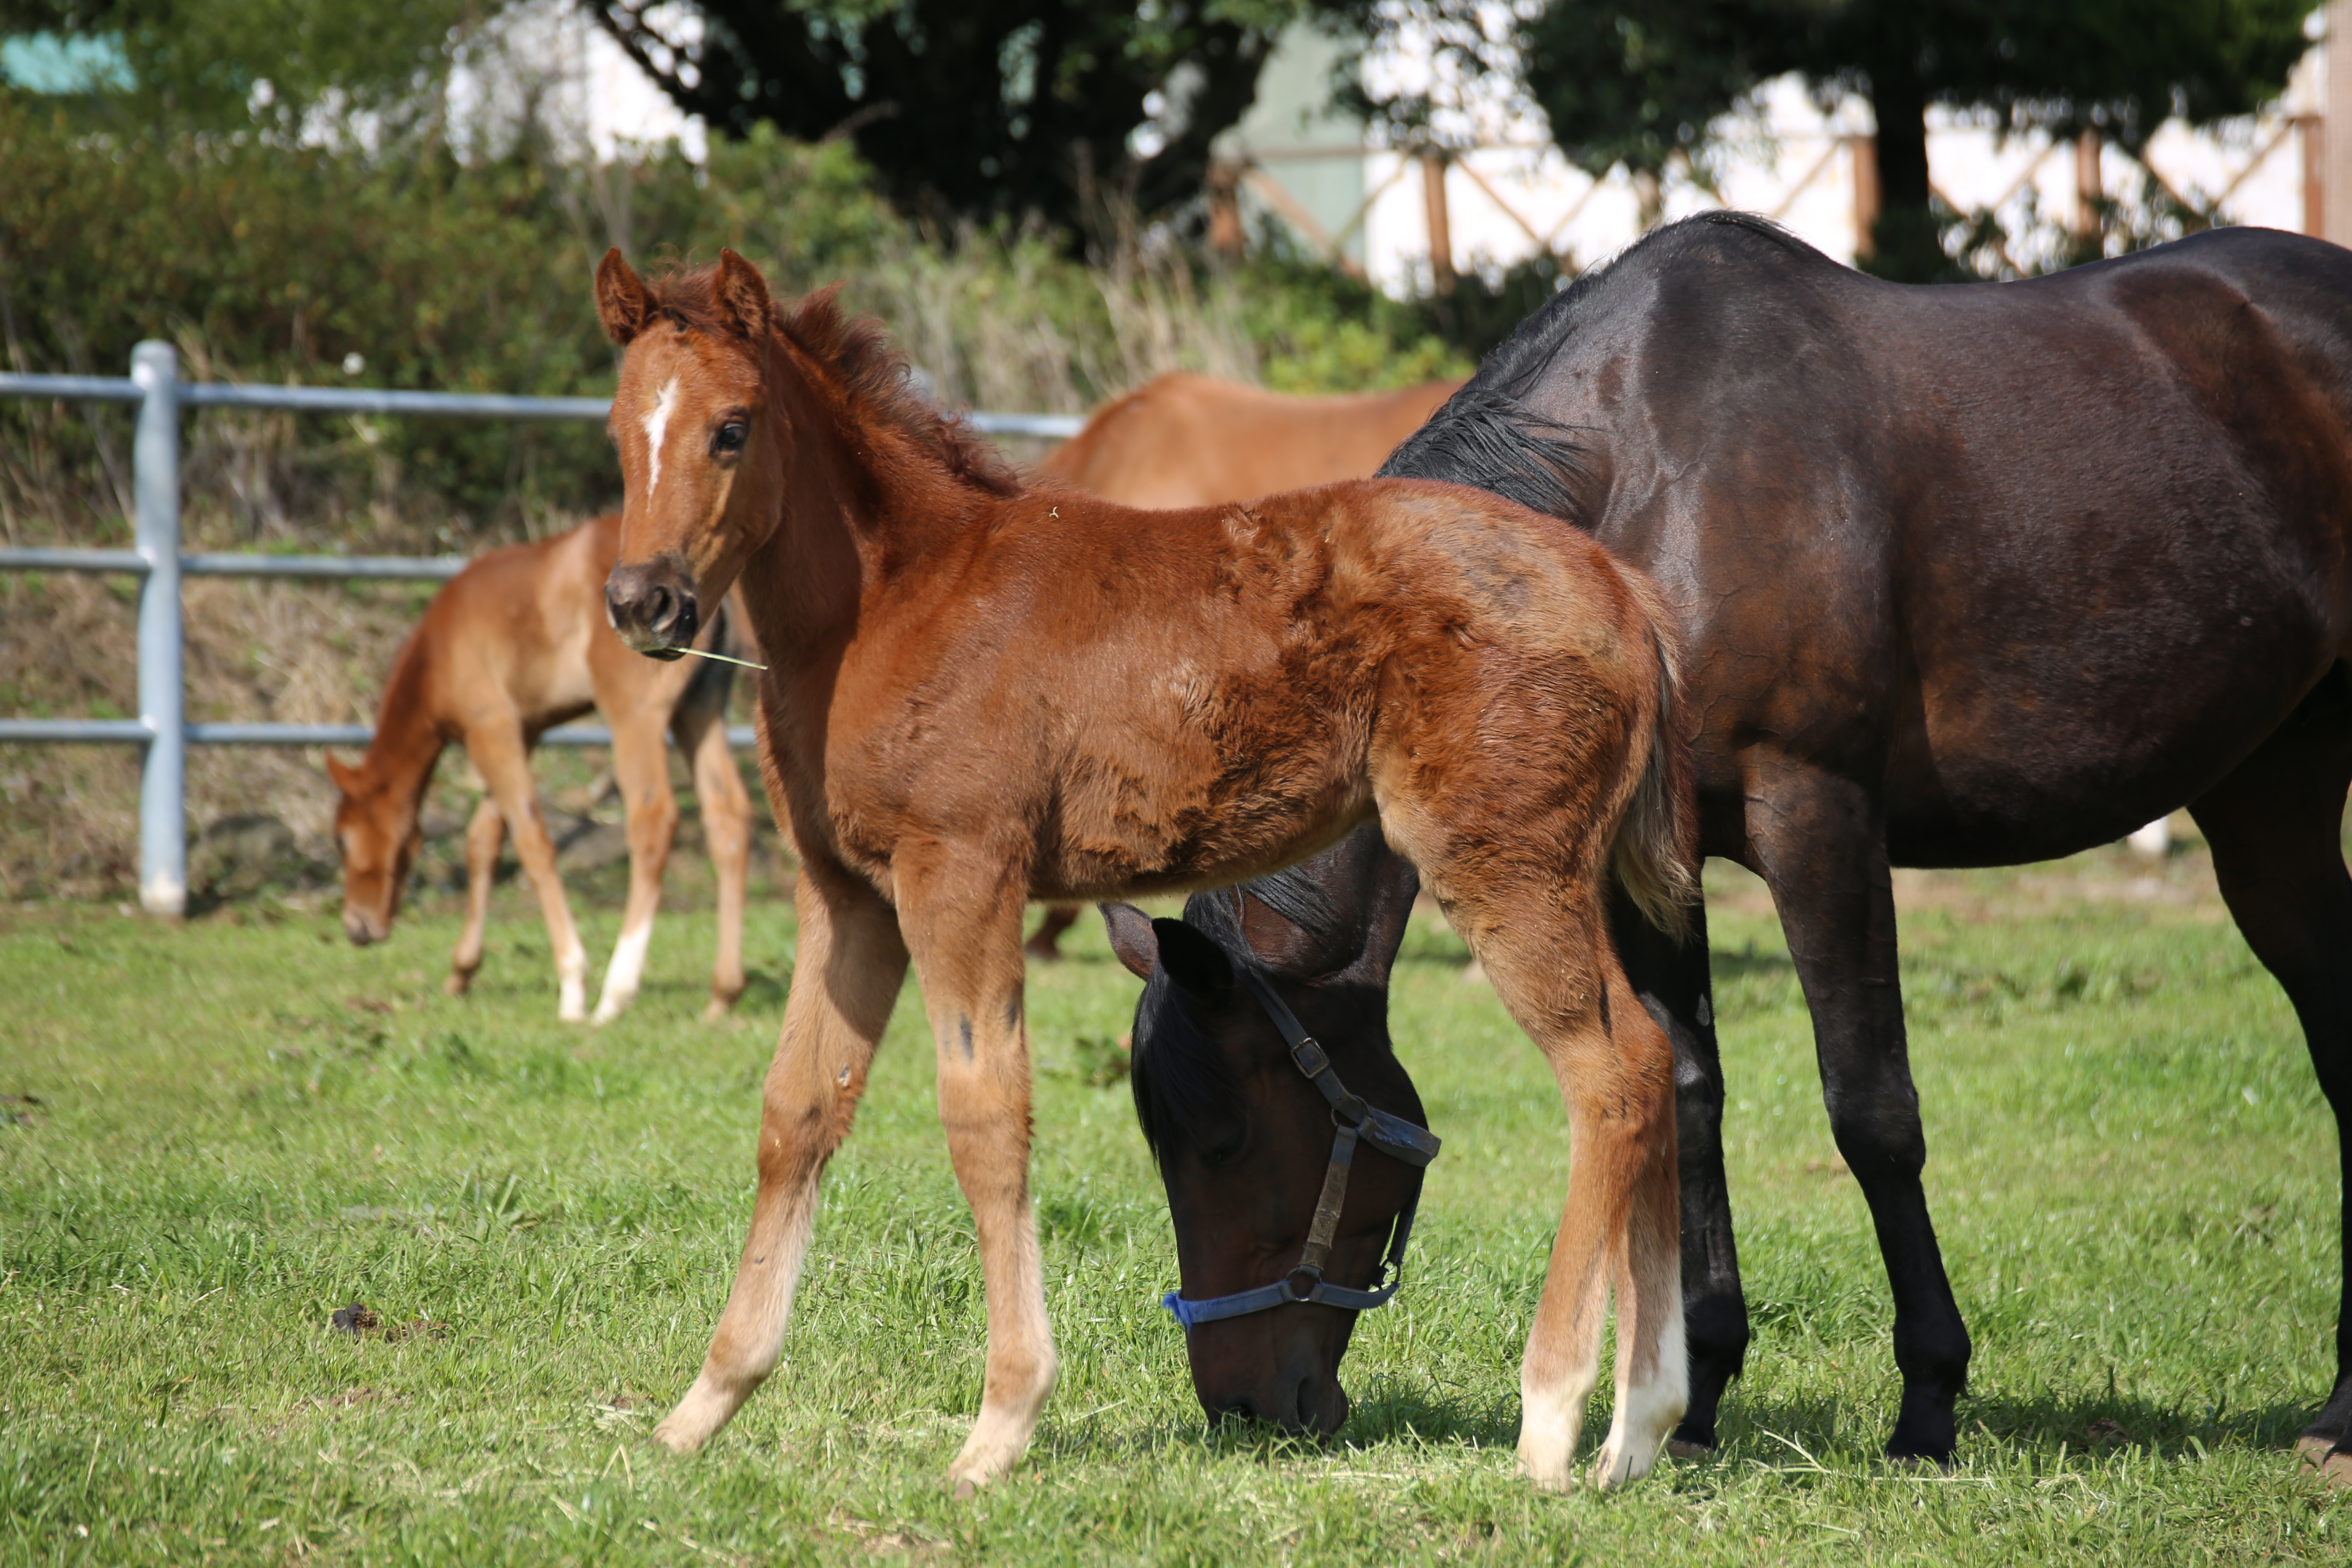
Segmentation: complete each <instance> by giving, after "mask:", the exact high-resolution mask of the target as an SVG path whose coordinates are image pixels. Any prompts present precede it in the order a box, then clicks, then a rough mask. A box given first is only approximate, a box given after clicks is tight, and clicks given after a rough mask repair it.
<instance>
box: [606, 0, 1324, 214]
mask: <svg viewBox="0 0 2352 1568" xmlns="http://www.w3.org/2000/svg"><path fill="white" fill-rule="evenodd" d="M590 3H591V4H592V6H593V14H594V15H595V16H596V18H597V20H598V21H599V22H601V23H602V24H603V25H604V27H605V28H606V30H607V31H609V32H610V33H611V34H612V35H613V37H615V38H616V39H618V40H619V41H620V43H621V45H622V47H625V48H626V49H627V50H628V51H629V53H630V54H631V56H633V57H634V58H635V59H636V60H637V62H638V64H639V65H641V66H642V67H644V68H645V69H646V71H647V72H649V73H650V74H651V75H652V76H653V77H654V79H656V81H658V82H660V83H661V85H662V86H663V88H664V89H666V90H667V92H668V93H669V95H670V96H671V98H672V99H674V100H676V101H677V104H678V106H679V107H680V108H681V109H684V110H688V112H690V113H695V114H699V115H701V116H703V117H704V119H705V120H707V121H709V123H710V124H711V125H713V126H714V127H717V128H718V129H719V130H721V131H724V132H730V133H732V134H738V135H740V134H741V133H742V132H745V131H746V130H748V129H749V128H750V127H751V126H752V125H754V124H760V123H766V124H771V125H773V126H775V127H776V128H777V129H778V130H779V131H782V132H784V133H785V134H786V135H788V136H793V137H797V138H800V139H802V140H804V141H816V140H819V139H822V138H824V137H828V136H846V137H849V138H850V139H851V140H853V141H854V142H856V147H857V151H858V153H860V155H861V156H863V157H864V158H865V159H866V161H867V162H868V163H870V164H871V165H872V166H873V168H874V169H875V171H876V173H877V175H878V176H879V177H880V178H881V180H882V181H883V183H884V185H885V188H886V189H887V191H888V193H889V194H890V195H891V196H892V197H893V198H894V199H895V200H896V201H897V202H898V204H899V205H901V206H902V207H905V208H908V209H909V210H913V211H918V212H922V213H927V214H930V215H934V216H946V215H952V216H981V215H993V214H1013V215H1020V214H1025V213H1037V214H1041V215H1043V216H1045V217H1046V218H1047V219H1048V220H1049V221H1052V222H1055V223H1057V224H1063V225H1067V226H1076V225H1077V224H1078V223H1079V222H1080V221H1081V220H1082V219H1084V218H1085V217H1086V216H1087V212H1086V208H1087V203H1088V201H1089V199H1090V197H1091V196H1092V195H1094V194H1095V192H1097V190H1100V189H1104V188H1115V189H1119V190H1122V191H1124V192H1125V193H1127V195H1129V198H1130V199H1132V200H1133V201H1134V202H1135V203H1136V205H1139V207H1140V208H1142V209H1143V210H1145V211H1147V212H1150V211H1156V210H1158V209H1160V208H1162V207H1165V206H1167V205H1171V203H1175V202H1180V201H1183V200H1188V199H1190V198H1191V197H1192V195H1195V194H1196V193H1197V192H1198V191H1199V190H1200V188H1201V184H1202V176H1203V175H1204V174H1206V173H1207V168H1208V155H1209V145H1210V142H1212V141H1213V139H1214V138H1215V136H1216V135H1217V133H1218V132H1222V131H1223V130H1224V129H1225V128H1226V127H1228V126H1230V125H1232V124H1233V123H1234V121H1236V120H1238V119H1239V118H1240V117H1241V115H1242V114H1243V112H1244V110H1247V109H1248V108H1249V105H1250V101H1251V100H1252V98H1253V96H1254V95H1255V91H1256V87H1257V76H1258V70H1259V68H1260V67H1262V66H1263V65H1264V64H1265V57H1266V55H1267V53H1268V52H1269V51H1270V49H1271V48H1272V47H1273V44H1274V40H1275V37H1276V35H1277V34H1278V33H1279V32H1280V30H1281V29H1282V28H1283V27H1284V26H1286V25H1287V24H1288V23H1289V22H1291V21H1293V20H1294V19H1296V18H1297V16H1300V15H1302V14H1304V11H1305V9H1306V7H1305V5H1303V4H1301V3H1300V0H1126V3H1124V4H1104V3H1102V0H906V3H904V4H898V5H882V4H878V3H877V0H820V3H813V4H812V3H792V0H687V3H686V4H679V3H677V0H610V3H609V4H603V5H595V4H594V3H593V0H590Z"/></svg>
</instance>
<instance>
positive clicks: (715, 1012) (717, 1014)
mask: <svg viewBox="0 0 2352 1568" xmlns="http://www.w3.org/2000/svg"><path fill="white" fill-rule="evenodd" d="M734 1011H735V998H733V997H732V996H713V997H712V998H711V999H710V1002H709V1005H707V1006H705V1007H704V1008H703V1009H702V1021H703V1022H704V1023H706V1024H723V1023H725V1022H726V1021H727V1020H728V1018H729V1016H730V1015H732V1014H733V1013H734Z"/></svg>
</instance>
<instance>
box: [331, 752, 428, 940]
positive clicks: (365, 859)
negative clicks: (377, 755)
mask: <svg viewBox="0 0 2352 1568" xmlns="http://www.w3.org/2000/svg"><path fill="white" fill-rule="evenodd" d="M327 776H328V777H329V778H331V779H332V780H334V781H335V788H336V790H337V791H338V792H339V793H340V795H341V799H340V800H338V801H337V802H336V803H335V842H336V844H337V845H339V846H340V847H341V849H342V852H343V934H344V935H345V936H348V937H350V938H351V939H352V942H356V943H357V944H358V945H360V946H361V947H365V946H366V945H367V944H368V943H370V942H382V941H383V939H384V938H385V937H388V936H390V935H391V934H392V921H393V917H394V915H397V914H398V913H400V900H401V897H402V895H403V894H404V893H405V892H406V891H407V889H408V871H409V868H410V867H411V866H414V865H415V863H416V852H417V850H418V849H419V848H421V847H424V843H425V835H424V833H423V832H422V831H421V830H420V829H419V828H418V826H417V822H416V802H415V798H414V795H412V794H411V793H410V792H407V791H403V790H399V789H395V788H394V787H392V785H391V784H389V783H388V782H387V781H385V780H384V779H383V778H380V777H378V776H377V775H376V774H375V773H374V772H373V770H372V769H370V768H369V767H368V766H367V765H366V764H365V763H362V764H361V765H360V766H358V767H356V768H354V767H351V766H349V765H347V764H346V763H341V762H339V761H337V760H336V759H335V758H333V757H329V758H328V759H327Z"/></svg>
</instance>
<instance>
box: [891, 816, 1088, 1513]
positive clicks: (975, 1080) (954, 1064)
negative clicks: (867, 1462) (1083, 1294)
mask: <svg viewBox="0 0 2352 1568" xmlns="http://www.w3.org/2000/svg"><path fill="white" fill-rule="evenodd" d="M892 871H893V873H894V876H895V879H896V881H897V884H898V915H899V923H900V926H901V929H903V930H904V931H905V932H906V935H907V945H908V948H909V949H910V950H911V951H912V952H913V954H914V959H915V973H916V974H917V976H918V977H919V979H920V980H921V981H922V983H923V1002H924V1005H925V1007H926V1008H927V1009H928V1011H929V1015H930V1025H931V1037H932V1038H933V1040H934V1041H936V1042H937V1044H938V1047H939V1072H940V1079H939V1082H940V1090H939V1092H940V1122H941V1123H942V1124H943V1125H944V1126H945V1127H946V1129H947V1135H948V1153H949V1156H950V1158H951V1159H952V1160H953V1161H954V1163H955V1173H956V1181H957V1182H958V1184H961V1186H962V1188H963V1194H964V1198H965V1200H966V1201H967V1202H969V1203H970V1204H971V1215H972V1220H973V1224H974V1227H975V1228H976V1229H977V1231H978V1233H979V1238H980V1267H981V1277H982V1282H983V1284H984V1285H985V1287H986V1289H987V1293H988V1379H987V1383H986V1384H985V1385H984V1387H983V1389H982V1394H981V1401H980V1418H979V1420H977V1421H975V1422H974V1423H973V1424H972V1429H971V1437H970V1438H969V1439H967V1440H966V1442H965V1443H964V1446H963V1451H962V1452H961V1453H960V1454H958V1455H957V1456H956V1458H955V1463H954V1464H953V1465H951V1466H950V1467H949V1469H948V1476H949V1479H950V1480H952V1481H953V1482H954V1483H955V1485H956V1489H957V1492H958V1494H959V1495H961V1494H963V1493H965V1492H968V1491H969V1490H971V1489H972V1488H975V1487H978V1486H982V1485H985V1484H986V1483H987V1482H989V1481H992V1480H993V1479H996V1478H997V1477H998V1476H1000V1475H1002V1474H1003V1473H1004V1471H1005V1470H1006V1469H1007V1468H1010V1467H1011V1466H1012V1464H1013V1461H1014V1460H1016V1459H1018V1458H1020V1457H1021V1454H1022V1451H1023V1450H1024V1449H1025V1448H1026V1447H1028V1446H1029V1436H1030V1434H1031V1433H1032V1432H1034V1430H1035V1429H1036V1426H1037V1416H1038V1413H1039V1412H1040V1411H1041V1410H1043V1409H1044V1408H1045V1396H1046V1395H1047V1394H1051V1393H1052V1392H1053V1388H1054V1337H1053V1331H1052V1330H1051V1329H1050V1328H1049V1327H1048V1325H1047V1323H1046V1321H1045V1281H1044V1278H1043V1271H1042V1268H1041V1267H1040V1264H1039V1261H1038V1254H1037V1225H1036V1220H1035V1218H1034V1215H1032V1213H1031V1211H1030V1206H1029V1039H1028V1033H1027V1030H1026V1027H1025V1026H1024V1021H1023V1017H1022V978H1023V976H1022V963H1021V917H1022V914H1023V910H1024V894H1025V893H1026V892H1027V890H1028V889H1027V886H1026V879H1025V878H1024V877H1022V876H1021V875H1019V874H1018V873H1017V872H1015V871H1013V869H1012V868H1005V867H1002V866H999V865H995V864H991V863H988V862H987V860H986V859H985V858H984V857H982V856H980V855H977V854H974V855H970V856H958V855H956V854H954V853H953V851H951V850H940V851H935V852H934V853H933V854H932V855H930V856H927V857H923V858H921V859H918V858H917V857H916V856H914V855H912V854H910V853H908V851H906V850H904V849H902V850H901V851H900V853H899V856H898V860H897V861H896V862H894V864H893V866H892Z"/></svg>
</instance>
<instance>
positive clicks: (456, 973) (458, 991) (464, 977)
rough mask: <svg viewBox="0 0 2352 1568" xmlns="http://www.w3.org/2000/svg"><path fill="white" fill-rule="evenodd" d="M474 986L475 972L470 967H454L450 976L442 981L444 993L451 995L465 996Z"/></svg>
mask: <svg viewBox="0 0 2352 1568" xmlns="http://www.w3.org/2000/svg"><path fill="white" fill-rule="evenodd" d="M473 988H474V972H473V971H472V970H470V969H453V970H451V971H450V972H449V978H448V979H446V980H444V981H443V982H442V983H441V990H442V993H443V994H445V995H449V996H463V995H464V994H466V993H467V992H468V991H471V990H472V989H473Z"/></svg>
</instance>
